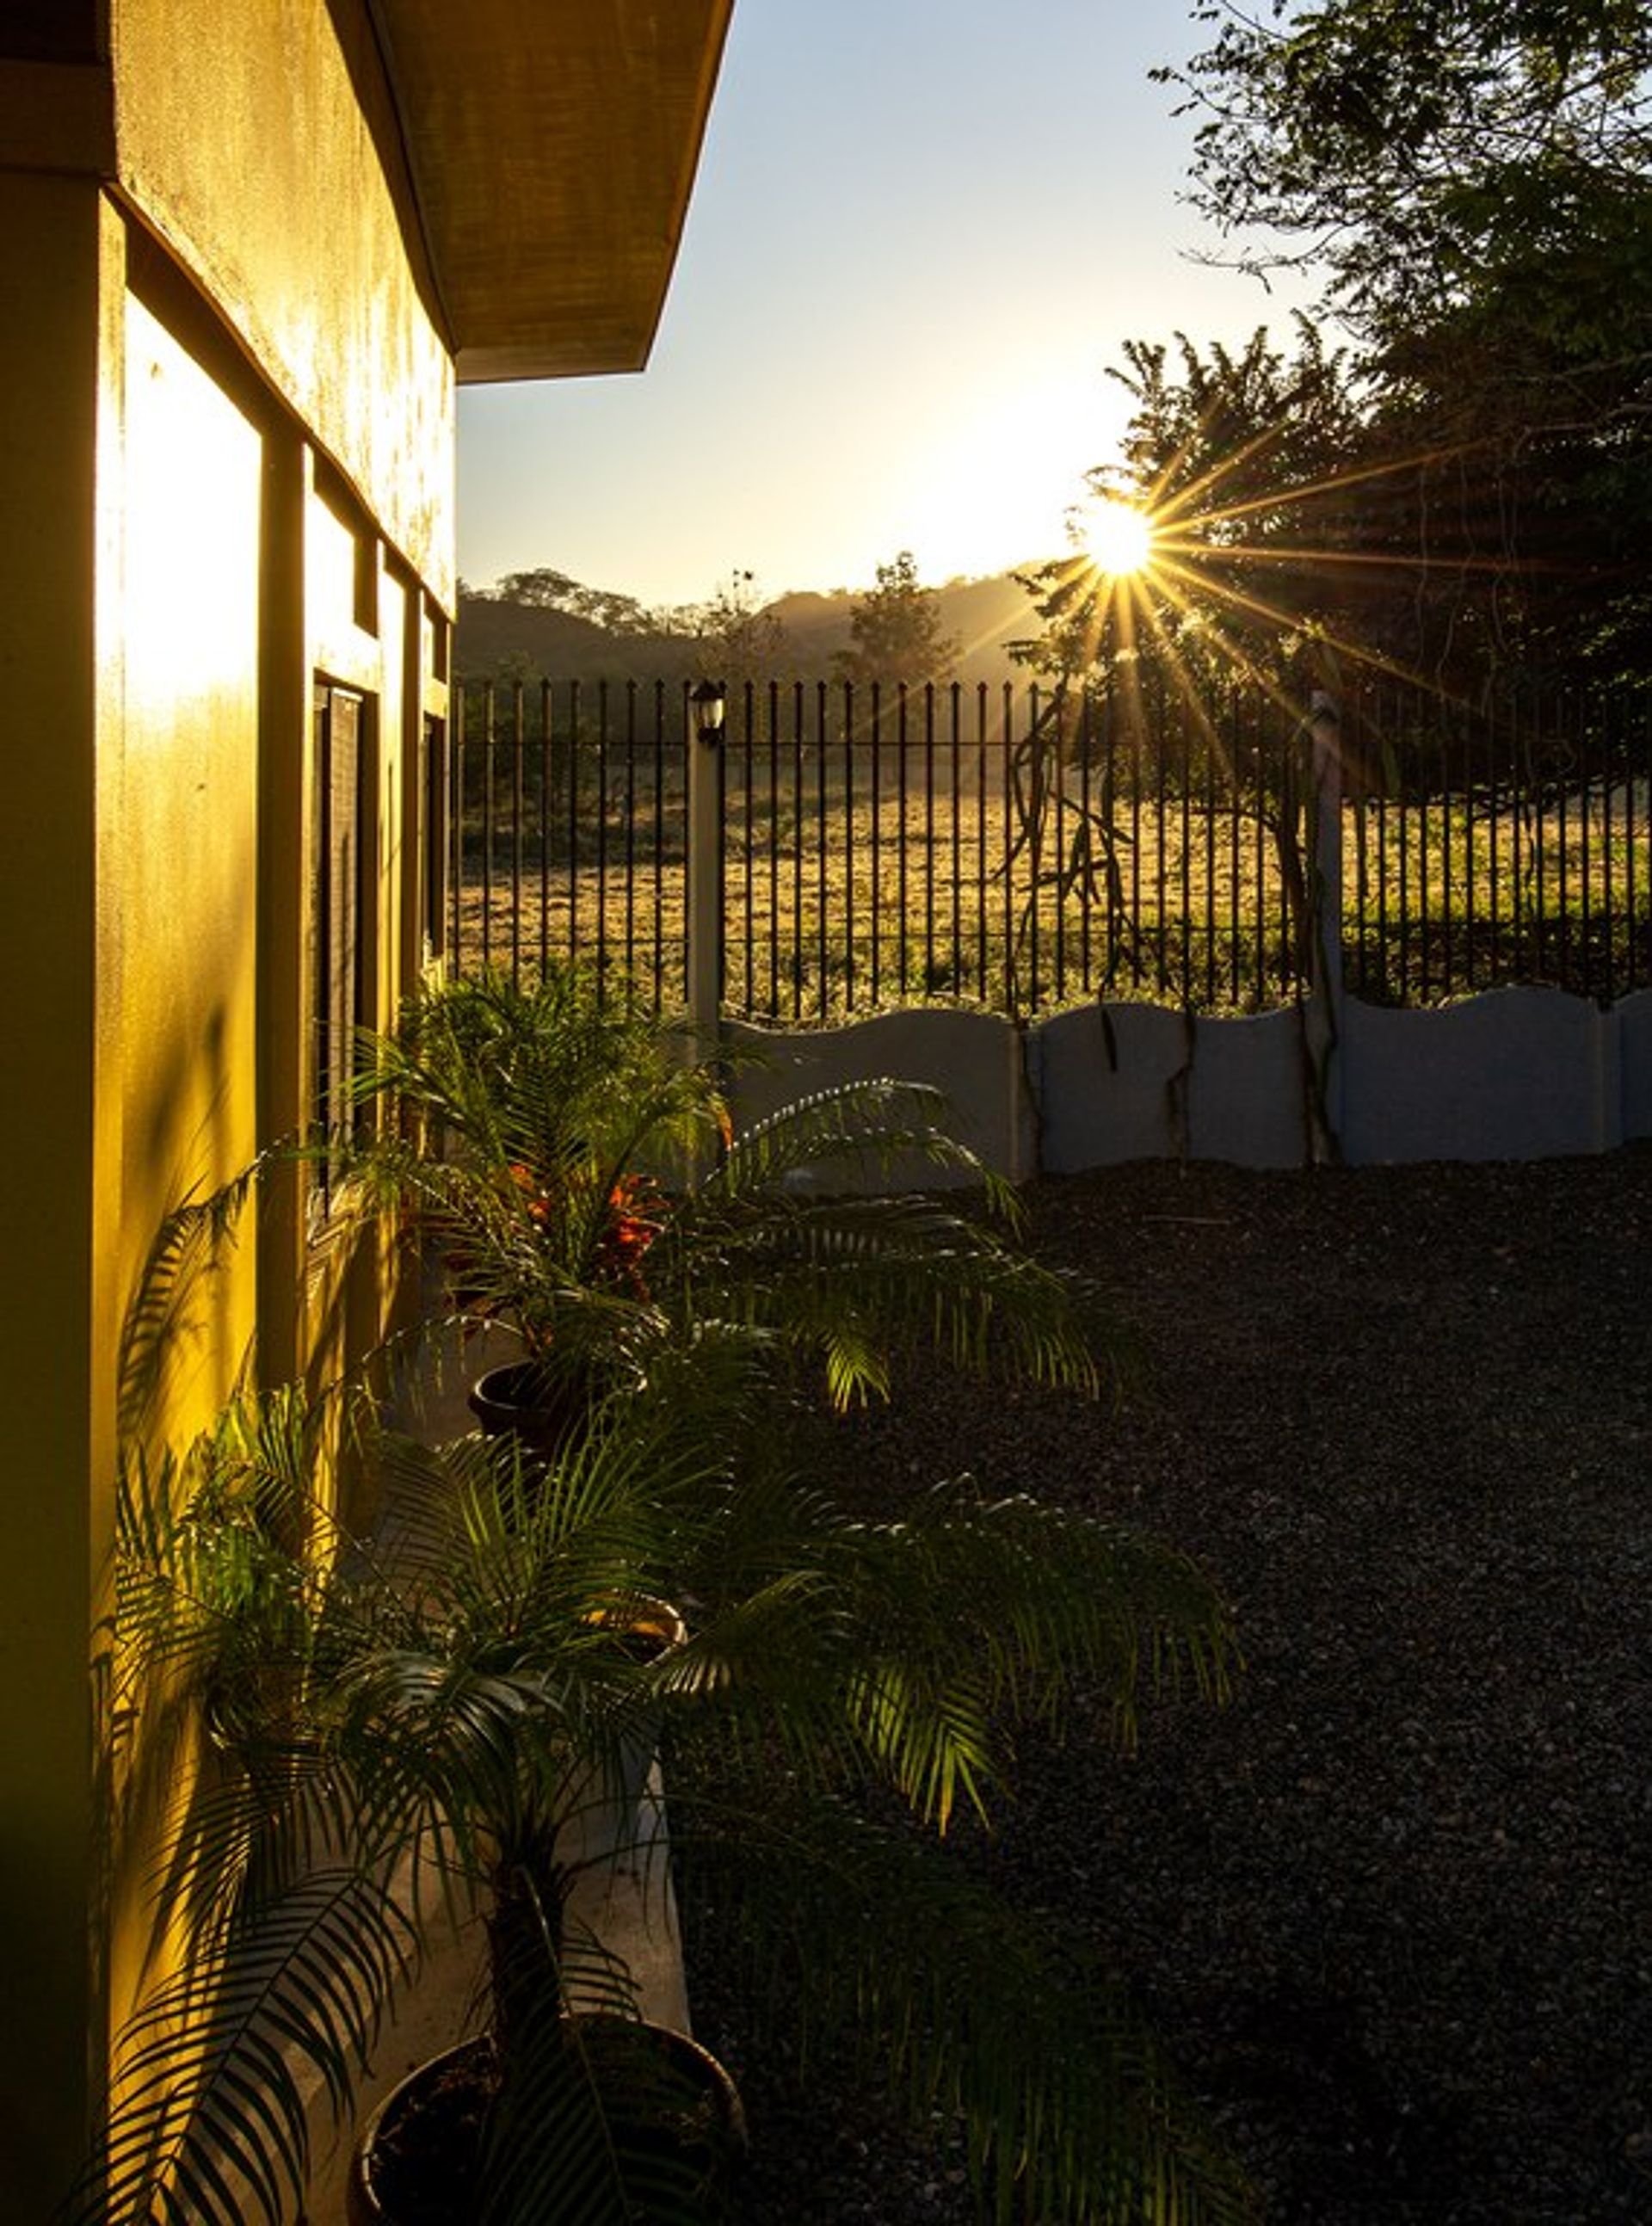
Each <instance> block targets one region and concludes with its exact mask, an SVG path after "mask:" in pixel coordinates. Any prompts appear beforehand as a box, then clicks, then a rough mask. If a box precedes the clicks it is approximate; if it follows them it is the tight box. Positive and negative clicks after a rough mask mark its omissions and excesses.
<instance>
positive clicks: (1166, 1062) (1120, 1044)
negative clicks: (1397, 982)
mask: <svg viewBox="0 0 1652 2226" xmlns="http://www.w3.org/2000/svg"><path fill="white" fill-rule="evenodd" d="M728 1034H729V1037H730V1040H732V1041H734V1043H737V1044H739V1045H740V1046H745V1047H747V1048H750V1047H753V1046H755V1047H759V1048H760V1051H761V1054H762V1058H763V1062H764V1063H763V1065H761V1066H760V1067H759V1068H757V1069H755V1070H749V1071H747V1070H743V1071H742V1072H740V1074H739V1075H738V1076H737V1078H736V1085H735V1102H736V1106H737V1109H738V1111H739V1114H740V1118H741V1119H742V1120H749V1119H753V1118H756V1117H759V1116H760V1115H761V1114H762V1113H764V1112H766V1111H767V1110H771V1109H772V1108H773V1107H774V1106H775V1105H777V1104H778V1103H782V1102H783V1100H784V1099H785V1098H786V1097H790V1096H796V1095H798V1094H800V1093H802V1092H804V1091H816V1090H823V1089H829V1088H830V1087H832V1086H833V1085H834V1084H837V1083H841V1082H845V1081H848V1080H851V1079H854V1078H863V1077H866V1076H870V1075H894V1076H899V1077H900V1078H903V1079H908V1080H913V1081H922V1082H928V1083H932V1084H935V1085H936V1086H937V1088H939V1089H941V1090H943V1091H945V1092H946V1094H947V1096H948V1097H949V1098H950V1100H951V1102H952V1103H953V1105H954V1106H955V1107H956V1110H957V1113H958V1116H959V1127H960V1132H961V1133H962V1134H963V1136H964V1137H965V1139H966V1141H967V1142H969V1143H970V1144H971V1145H972V1146H973V1147H974V1148H975V1150H976V1151H978V1152H979V1153H980V1154H981V1155H982V1158H983V1159H985V1160H986V1161H988V1163H989V1164H991V1165H992V1166H994V1167H997V1168H999V1169H1000V1170H1001V1172H1003V1173H1007V1174H1008V1175H1011V1176H1012V1177H1014V1178H1016V1179H1020V1178H1021V1177H1023V1176H1026V1175H1031V1174H1033V1173H1051V1174H1058V1173H1061V1174H1065V1173H1077V1172H1079V1171H1081V1170H1082V1169H1083V1168H1086V1167H1105V1166H1109V1165H1113V1164H1116V1163H1117V1162H1120V1161H1126V1160H1136V1159H1159V1158H1179V1157H1185V1158H1189V1159H1195V1160H1225V1161H1231V1162H1233V1163H1235V1164H1236V1165H1238V1166H1241V1167H1299V1166H1302V1165H1305V1164H1306V1162H1307V1161H1308V1160H1309V1158H1310V1156H1311V1150H1312V1141H1311V1140H1312V1123H1311V1117H1310V1116H1311V1108H1312V1090H1313V1088H1314V1087H1315V1085H1314V1084H1313V1083H1312V1078H1311V1076H1310V1072H1309V1067H1308V1062H1307V1059H1306V1051H1305V1031H1304V1028H1303V1022H1302V1015H1301V1014H1299V1013H1298V1012H1296V1011H1294V1010H1287V1011H1283V1012H1277V1013H1267V1014H1259V1015H1257V1016H1255V1017H1254V1018H1247V1019H1202V1018H1196V1017H1194V1016H1193V1015H1191V1014H1181V1013H1175V1012H1167V1011H1164V1010H1162V1009H1160V1008H1155V1007H1152V1006H1147V1005H1132V1004H1115V1005H1099V1004H1098V1005H1090V1006H1085V1007H1083V1008H1080V1009H1077V1010H1076V1011H1073V1012H1070V1013H1062V1014H1057V1015H1056V1016H1055V1017H1053V1018H1052V1019H1051V1020H1048V1021H1041V1022H1039V1024H1038V1025H1037V1026H1036V1027H1030V1028H1027V1029H1024V1030H1023V1029H1018V1028H1016V1027H1014V1026H1013V1024H1012V1023H1010V1022H1009V1021H1002V1020H997V1019H994V1018H992V1017H991V1016H989V1015H988V1014H978V1013H954V1012H941V1011H922V1012H912V1013H901V1014H880V1015H879V1016H878V1017H877V1018H875V1019H873V1020H868V1021H861V1022H860V1023H859V1024H858V1025H856V1026H855V1027H846V1028H837V1029H832V1030H823V1031H819V1032H799V1033H796V1034H784V1033H771V1032H766V1031H761V1030H758V1029H753V1028H745V1027H739V1028H731V1029H730V1030H729V1031H728ZM1333 1057H1334V1065H1333V1068H1332V1072H1331V1077H1330V1078H1329V1086H1328V1088H1327V1090H1326V1092H1325V1095H1326V1097H1327V1099H1328V1101H1329V1103H1330V1105H1331V1110H1332V1111H1333V1115H1334V1117H1335V1118H1336V1119H1337V1122H1338V1123H1339V1134H1340V1140H1341V1151H1342V1156H1343V1158H1344V1160H1345V1161H1348V1162H1349V1163H1350V1165H1354V1166H1363V1165H1372V1164H1376V1163H1379V1162H1383V1161H1415V1160H1524V1159H1547V1158H1555V1157H1561V1156H1566V1155H1570V1154H1579V1153H1593V1152H1605V1151H1611V1150H1614V1149H1616V1148H1617V1146H1618V1145H1620V1144H1623V1143H1625V1142H1630V1140H1631V1139H1633V1138H1635V1137H1638V1136H1648V1135H1652V991H1641V992H1639V993H1637V994H1636V995H1634V996H1632V997H1629V998H1626V999H1624V1000H1623V1002H1621V1003H1620V1004H1618V1005H1616V1006H1614V1007H1612V1008H1611V1009H1610V1010H1607V1011H1604V1012H1603V1011H1602V1010H1600V1008H1598V1007H1597V1006H1595V1005H1592V1004H1590V1003H1588V1002H1585V1001H1584V1000H1583V999H1580V998H1577V997H1572V996H1568V995H1565V994H1564V993H1563V992H1561V991H1560V990H1554V989H1502V990H1496V991H1494V992H1491V993H1490V994H1488V995H1484V996H1479V997H1473V998H1469V999H1466V1000H1465V1001H1464V1002H1462V1003H1460V1004H1457V1005H1451V1006H1446V1007H1443V1008H1439V1009H1437V1010H1429V1011H1421V1012H1401V1011H1393V1010H1388V1009H1385V1008H1376V1007H1375V1006H1369V1005H1362V1004H1359V1003H1358V1002H1356V1001H1355V1000H1353V999H1351V998H1350V999H1349V1000H1348V1001H1347V1002H1345V1003H1344V1006H1343V1008H1342V1011H1341V1015H1340V1030H1339V1038H1338V1042H1337V1048H1336V1052H1335V1053H1334V1055H1333ZM914 1175H915V1179H918V1180H924V1179H925V1178H924V1177H922V1176H920V1175H918V1174H917V1171H914Z"/></svg>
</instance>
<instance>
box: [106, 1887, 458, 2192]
mask: <svg viewBox="0 0 1652 2226" xmlns="http://www.w3.org/2000/svg"><path fill="white" fill-rule="evenodd" d="M416 1947H417V1942H416V1936H415V1934H414V1932H413V1930H411V1928H410V1926H409V1924H407V1922H406V1920H405V1918H404V1917H403V1913H402V1911H400V1909H399V1908H398V1906H397V1903H396V1901H395V1899H394V1898H393V1896H392V1895H391V1894H390V1893H389V1892H387V1891H386V1889H385V1888H384V1886H383V1885H382V1884H381V1883H379V1882H378V1881H376V1880H372V1879H367V1878H365V1877H364V1876H363V1875H362V1874H361V1873H360V1872H359V1870H358V1869H356V1868H354V1867H347V1868H346V1869H343V1870H338V1871H321V1872H317V1873H313V1874H312V1875H310V1876H308V1877H306V1878H304V1879H302V1880H300V1881H299V1882H297V1883H296V1884H295V1885H294V1886H292V1887H291V1888H290V1890H289V1892H286V1893H284V1894H283V1895H281V1896H280V1897H278V1898H276V1899H273V1900H271V1901H270V1902H268V1903H267V1904H266V1905H264V1906H263V1907H262V1908H260V1909H259V1910H258V1911H257V1912H256V1914H255V1915H252V1916H251V1917H249V1918H247V1919H246V1920H245V1922H243V1921H240V1920H238V1919H236V1918H230V1919H228V1920H227V1921H226V1923H225V1924H223V1926H222V1927H221V1929H220V1930H219V1932H218V1933H217V1934H216V1935H215V1936H214V1937H211V1938H210V1939H208V1938H198V1939H197V1940H196V1941H195V1943H194V1950H195V1952H194V1955H193V1956H192V1957H191V1959H190V1962H189V1964H188V1966H187V1968H186V1969H185V1970H184V1971H183V1972H182V1973H181V1974H180V1975H178V1976H177V1977H176V1978H175V1979H174V1980H172V1981H170V1982H168V1984H166V1985H164V1986H162V1988H159V1989H158V1990H157V1991H156V1993H155V1994H153V1995H152V1996H151V1998H150V1999H149V2001H148V2002H147V2003H146V2005H145V2006H144V2007H143V2010H142V2011H141V2013H139V2014H138V2016H137V2018H136V2019H135V2020H134V2021H133V2023H132V2025H131V2026H130V2028H129V2029H128V2031H127V2033H126V2035H125V2037H124V2048H123V2051H122V2057H121V2064H120V2070H119V2081H118V2090H117V2108H116V2109H115V2112H114V2114H113V2116H112V2119H111V2129H110V2133H109V2136H108V2140H107V2144H106V2146H105V2148H104V2150H103V2152H102V2153H101V2154H100V2155H99V2156H98V2159H96V2166H95V2170H94V2171H93V2172H92V2174H90V2175H89V2177H88V2179H87V2182H86V2185H84V2186H83V2188H82V2190H81V2191H79V2194H78V2196H77V2197H76V2198H75V2200H74V2202H73V2204H71V2206H70V2208H69V2210H68V2212H67V2218H68V2220H69V2221H71V2222H73V2226H149V2221H150V2220H151V2219H152V2218H154V2217H155V2216H162V2217H164V2218H167V2219H168V2220H176V2221H178V2222H180V2226H181V2222H184V2221H188V2222H189V2226H245V2221H246V2220H247V2219H248V2218H249V2217H250V2216H255V2215H256V2216H257V2217H260V2218H263V2219H266V2220H268V2221H270V2226H279V2222H280V2221H281V2220H282V2219H283V2217H284V2216H286V2215H287V2206H288V2204H289V2201H290V2200H292V2199H295V2198H302V2192H303V2186H304V2182H305V2178H306V2175H307V2173H308V2161H309V2140H310V2134H309V2110H310V2106H311V2098H312V2088H313V2083H319V2085H320V2087H321V2091H322V2092H323V2093H325V2095H326V2096H327V2098H328V2100H329V2102H331V2104H332V2106H333V2108H334V2112H335V2113H336V2114H342V2112H343V2111H344V2110H345V2108H346V2107H347V2104H348V2102H349V2100H350V2097H351V2096H353V2092H354V2089H355V2082H356V2080H357V2078H358V2077H359V2073H360V2071H361V2069H362V2067H363V2065H364V2064H365V2060H366V2057H367V2055H368V2053H369V2052H370V2051H371V2049H372V2043H373V2040H374V2038H375V2035H376V2034H377V2032H378V2026H379V2022H380V2019H381V2018H382V2016H383V2013H384V2009H385V2007H386V2006H387V2004H388V2002H389V2000H390V1999H391V1995H392V1994H393V1993H394V1990H395V1989H396V1988H397V1986H398V1985H399V1984H400V1983H402V1982H403V1981H404V1980H405V1979H406V1978H407V1977H408V1976H409V1975H410V1972H411V1969H412V1967H413V1962H414V1959H415V1956H416ZM307 2074H308V2077H307V2076H306V2075H307Z"/></svg>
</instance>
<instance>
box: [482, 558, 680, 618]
mask: <svg viewBox="0 0 1652 2226" xmlns="http://www.w3.org/2000/svg"><path fill="white" fill-rule="evenodd" d="M493 594H494V596H495V597H496V598H497V599H498V600H499V601H502V602H508V603H518V604H520V605H521V606H522V607H524V609H528V610H543V611H564V612H566V613H567V614H569V617H571V618H577V619H584V620H587V621H588V623H589V624H590V625H592V626H600V627H601V628H602V629H603V631H604V632H605V633H619V634H637V633H653V632H655V631H656V626H655V622H654V614H652V613H651V611H649V610H647V609H646V608H645V607H644V606H643V605H642V604H641V603H639V601H638V600H637V598H636V597H635V596H634V595H620V594H619V593H618V592H617V591H616V590H615V589H613V588H588V587H586V586H585V585H584V583H583V582H581V581H579V580H575V579H573V578H571V577H570V576H569V574H568V573H566V572H555V571H551V570H550V569H540V570H537V571H532V572H506V573H505V575H504V576H502V577H501V578H500V579H499V581H498V582H497V583H496V585H495V587H494V589H493Z"/></svg>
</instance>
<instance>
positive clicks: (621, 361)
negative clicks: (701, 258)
mask: <svg viewBox="0 0 1652 2226" xmlns="http://www.w3.org/2000/svg"><path fill="white" fill-rule="evenodd" d="M370 6H371V9H372V16H373V20H374V22H375V25H376V27H377V30H378V38H379V42H380V46H381V48H382V49H383V51H384V65H385V68H386V71H387V73H388V74H389V77H390V80H391V90H392V93H393V95H394V98H395V101H396V105H397V111H398V116H399V120H400V126H401V132H402V138H403V147H404V149H405V153H406V158H407V165H408V170H409V174H410V182H411V187H412V191H413V195H414V199H415V201H416V205H417V211H418V218H419V223H420V227H421V230H422V232H423V240H424V246H425V251H426V252H427V254H428V255H429V261H430V267H431V275H432V277H433V280H434V283H435V289H436V293H437V296H438V298H439V300H440V302H441V305H442V312H443V314H444V315H445V317H446V319H447V321H448V328H449V334H450V337H451V339H452V341H453V346H454V354H455V358H456V361H457V365H458V375H459V378H460V380H461V383H467V382H468V383H478V382H480V381H484V380H488V379H504V378H556V377H567V376H572V375H575V374H579V373H586V372H614V371H639V370H640V369H641V368H642V366H643V365H644V363H645V361H646V360H647V358H648V352H649V349H650V347H651V345H652V342H653V338H654V333H655V329H656V328H657V326H658V322H659V318H660V312H661V310H662V309H663V308H664V301H665V289H666V286H667V283H669V281H670V275H671V266H672V264H673V263H674V262H675V261H676V258H677V245H678V243H679V241H680V239H681V238H682V232H683V217H684V215H685V213H686V212H687V208H688V202H689V188H690V187H691V186H692V184H693V181H694V172H695V167H696V163H697V162H698V160H699V155H700V143H701V139H702V135H703V132H704V130H705V123H706V116H707V112H708V110H709V108H710V105H711V94H712V87H713V86H714V84H715V80H716V74H717V66H718V62H719V60H720V58H721V52H722V44H723V37H724V34H725V32H726V30H727V29H728V17H729V13H730V10H731V8H732V6H733V0H370Z"/></svg>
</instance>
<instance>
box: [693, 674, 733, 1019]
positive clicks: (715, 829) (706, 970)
mask: <svg viewBox="0 0 1652 2226" xmlns="http://www.w3.org/2000/svg"><path fill="white" fill-rule="evenodd" d="M724 704H725V696H724V691H723V690H722V688H721V686H720V685H717V684H714V683H712V682H708V681H702V682H701V684H700V685H699V686H698V687H696V688H695V689H694V690H691V692H690V694H689V703H688V709H689V718H688V721H687V731H686V733H685V735H684V747H685V748H686V749H687V751H688V757H689V767H688V776H689V778H688V788H689V800H688V857H687V860H686V862H685V864H684V868H683V872H684V877H685V881H686V885H687V886H686V897H685V902H686V906H687V925H688V944H689V951H688V974H689V979H688V993H689V997H688V1002H689V1027H690V1029H691V1030H692V1031H693V1033H694V1037H695V1041H696V1046H697V1048H698V1051H699V1053H700V1055H701V1056H702V1058H703V1057H708V1056H709V1055H710V1053H712V1052H713V1051H714V1050H715V1046H716V1040H717V1031H718V1027H719V1025H720V1022H721V1018H722V971H723V948H722V935H723V922H722V754H723V710H724Z"/></svg>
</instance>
